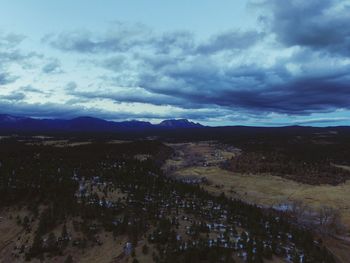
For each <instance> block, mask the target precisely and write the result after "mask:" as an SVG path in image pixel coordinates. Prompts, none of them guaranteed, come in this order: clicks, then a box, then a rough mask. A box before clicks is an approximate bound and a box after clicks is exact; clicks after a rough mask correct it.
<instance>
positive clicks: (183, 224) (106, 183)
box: [0, 139, 335, 263]
mask: <svg viewBox="0 0 350 263" xmlns="http://www.w3.org/2000/svg"><path fill="white" fill-rule="evenodd" d="M0 144H1V145H0V202H1V203H0V210H4V209H5V210H6V209H9V208H10V207H17V208H25V209H27V210H28V211H29V213H28V214H27V215H26V216H24V217H22V218H21V217H18V218H17V222H18V225H20V226H21V227H22V228H23V231H24V234H23V235H28V236H32V238H30V239H29V240H30V241H29V242H27V243H24V244H23V245H22V246H16V247H14V250H13V252H12V256H13V258H14V260H15V259H24V260H26V261H31V260H32V259H41V260H44V259H47V258H51V257H55V256H65V257H66V262H74V260H75V256H74V255H66V254H65V251H66V250H67V248H69V247H75V248H76V249H78V250H84V249H86V248H87V247H90V246H103V243H102V242H101V240H100V239H99V234H100V233H101V232H103V231H107V232H110V233H113V236H114V237H115V238H116V239H117V238H118V237H121V236H123V237H126V239H127V243H126V244H125V247H124V251H123V253H121V254H120V255H119V259H123V258H126V257H131V258H132V260H133V261H132V262H134V263H136V262H139V260H138V255H137V254H136V252H135V251H136V250H135V248H136V247H137V246H138V245H139V241H140V240H141V239H144V240H145V242H146V243H143V244H144V245H143V247H142V253H143V254H145V255H147V254H150V253H151V252H150V251H152V254H151V255H149V256H150V257H151V258H152V260H153V262H159V263H160V262H164V263H165V262H208V263H209V262H236V260H237V259H239V260H241V261H243V262H249V263H252V262H259V263H260V262H265V261H266V260H270V259H272V258H273V257H279V258H281V259H285V260H286V262H288V261H289V262H299V263H300V262H310V263H311V262H315V263H322V262H335V261H334V259H333V256H332V255H331V254H330V253H329V252H328V250H327V249H326V248H325V247H324V246H323V245H322V240H315V239H314V237H313V234H312V233H311V232H310V231H309V230H307V229H302V228H300V227H298V226H296V225H294V224H293V223H291V222H290V221H289V220H288V217H287V216H285V215H284V214H283V213H282V212H277V211H273V210H264V209H261V208H259V207H257V206H254V205H249V204H246V203H244V202H242V201H240V200H235V199H228V198H227V197H226V196H225V195H224V194H221V195H220V196H213V195H211V194H209V193H207V192H206V191H204V190H203V189H202V188H201V187H200V186H199V185H192V184H185V183H182V182H179V181H176V180H173V179H171V178H168V177H166V176H163V175H162V172H161V170H160V168H159V167H160V164H161V163H162V162H163V161H164V160H165V159H166V158H167V156H169V155H170V154H171V149H170V148H168V147H167V146H165V145H164V144H162V143H160V142H157V141H136V142H127V143H119V144H109V143H102V142H99V143H91V144H87V145H80V146H74V147H54V146H45V145H30V144H28V143H25V142H20V141H19V140H16V139H4V140H2V141H1V143H0ZM139 154H143V155H145V156H147V158H146V159H142V160H140V159H139V158H135V156H136V155H139ZM113 196H114V198H112V197H113ZM68 222H73V225H74V231H73V230H72V229H69V227H68ZM57 227H60V229H61V233H60V234H59V235H57V234H55V233H54V231H53V230H54V229H56V228H57ZM72 233H79V237H77V236H74V235H73V234H72ZM0 255H1V251H0Z"/></svg>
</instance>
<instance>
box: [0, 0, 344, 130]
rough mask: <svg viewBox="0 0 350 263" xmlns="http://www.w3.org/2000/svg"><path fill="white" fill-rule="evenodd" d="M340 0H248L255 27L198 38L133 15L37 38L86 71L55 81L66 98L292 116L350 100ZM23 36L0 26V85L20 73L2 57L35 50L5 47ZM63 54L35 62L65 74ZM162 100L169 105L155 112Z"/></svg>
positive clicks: (339, 107)
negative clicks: (161, 29)
mask: <svg viewBox="0 0 350 263" xmlns="http://www.w3.org/2000/svg"><path fill="white" fill-rule="evenodd" d="M346 2H347V1H341V0H325V1H322V2H320V1H317V0H310V1H302V0H291V1H287V2H285V1H280V0H260V1H250V4H249V5H248V6H249V8H251V9H252V10H255V12H256V16H257V23H256V26H255V27H254V28H252V29H240V28H235V27H234V25H233V26H232V29H231V30H226V31H222V32H217V33H216V34H213V35H212V36H209V37H208V38H205V39H203V38H199V37H197V36H196V34H195V33H193V32H190V31H186V30H182V31H171V32H157V31H155V30H153V29H151V28H148V27H147V26H144V25H141V24H132V23H120V22H115V23H114V24H112V25H111V26H110V27H109V29H106V30H101V31H100V32H96V31H89V30H73V31H65V32H62V33H59V34H55V33H54V32H51V33H50V34H48V35H47V36H45V37H44V38H43V40H42V43H43V44H44V45H45V46H46V47H48V48H49V47H50V48H51V49H53V50H55V52H59V53H61V54H62V55H63V56H69V57H71V60H74V61H75V63H77V65H78V67H80V69H81V71H84V70H87V71H86V72H92V73H91V75H89V76H88V77H86V78H85V79H84V78H83V77H81V78H83V80H81V82H80V81H79V79H78V80H77V79H74V78H71V79H70V81H71V82H70V84H69V85H66V84H63V83H62V84H61V87H63V86H64V88H62V89H61V97H62V96H65V97H66V98H67V99H66V102H67V101H70V102H73V101H75V102H76V103H78V104H79V105H83V104H84V103H87V102H90V104H89V105H92V104H93V102H95V101H99V102H101V101H102V102H103V101H109V102H110V103H112V104H114V105H118V104H123V105H124V104H128V105H131V106H130V107H131V109H132V107H133V106H132V105H134V106H135V107H141V108H142V105H151V106H155V107H159V110H158V111H154V112H153V113H152V114H143V115H142V114H132V110H131V111H130V112H129V118H133V117H141V118H150V119H154V118H161V117H164V116H168V115H169V116H170V115H171V114H173V116H172V117H175V118H176V117H185V118H192V119H195V120H199V119H201V120H203V119H204V120H212V119H215V117H217V118H218V119H221V120H233V121H234V120H238V119H249V120H252V119H260V118H261V117H262V116H265V117H266V116H271V115H279V116H283V118H287V119H288V118H289V117H290V118H298V116H311V115H313V114H321V113H324V114H326V113H330V112H336V111H347V110H350V5H349V4H347V3H346ZM23 39H24V38H23V37H22V36H17V35H13V34H12V35H11V34H10V35H2V36H1V35H0V86H1V85H8V84H11V83H14V82H15V81H16V80H17V78H19V76H16V75H15V74H13V73H11V72H10V71H9V70H8V67H9V66H8V64H9V63H23V61H26V60H28V58H31V57H33V56H38V55H37V54H36V53H33V52H32V53H24V52H22V51H20V50H19V49H16V48H13V46H18V45H19V44H20V43H21V42H22V41H23ZM64 64H65V63H62V62H61V61H60V60H58V59H57V58H52V57H51V58H49V59H46V62H45V64H44V65H43V66H41V73H42V74H45V75H57V74H58V73H60V75H65V76H66V75H69V74H70V70H69V69H68V70H67V69H66V68H64V66H65V65H64ZM86 74H90V73H86ZM86 74H85V75H86ZM81 75H84V74H81ZM69 77H71V76H70V75H69ZM89 77H91V79H94V80H95V81H93V80H89ZM72 81H74V82H72ZM31 84H32V83H28V84H27V85H26V87H27V92H28V93H30V94H34V93H37V94H39V93H40V92H38V90H36V91H34V89H33V88H32V87H31V86H30V85H31ZM73 84H74V85H73ZM34 86H35V85H34ZM30 88H31V89H32V90H30ZM23 91H25V90H24V89H22V91H20V90H14V91H13V93H12V94H6V95H3V96H2V97H1V96H0V100H3V101H8V100H9V99H10V98H13V99H18V100H25V99H26V96H23V97H20V94H22V93H21V92H23ZM44 93H45V94H46V96H48V95H47V94H48V93H47V92H43V94H44ZM33 96H34V95H33ZM24 103H28V102H24ZM48 103H49V102H48ZM51 103H54V102H51ZM23 105H27V104H23ZM33 105H34V104H33ZM42 105H45V104H41V106H40V107H39V106H38V107H37V108H38V109H40V108H41V107H43V106H42ZM48 105H53V104H47V107H49V106H48ZM54 105H56V104H55V103H54ZM64 106H65V107H66V106H67V105H64ZM74 107H78V108H79V109H80V110H82V111H84V110H85V112H86V114H84V115H87V114H89V113H95V115H98V116H101V117H102V116H104V117H106V116H107V115H108V116H110V115H109V114H102V112H112V111H113V110H112V109H100V113H98V111H97V112H96V111H94V112H89V111H88V110H87V109H88V107H87V106H86V107H85V108H82V107H83V106H77V105H76V106H74ZM74 107H73V108H74ZM164 108H166V109H167V110H168V113H167V114H163V115H162V114H161V112H162V109H164ZM74 109H75V111H76V112H80V110H78V109H76V108H74ZM57 110H58V112H59V111H60V110H59V109H57ZM68 111H69V110H68ZM205 114H207V116H205ZM36 115H37V114H36ZM64 115H65V116H68V115H69V114H68V115H67V114H64ZM238 115H241V116H244V117H240V118H239V117H238ZM123 116H124V115H123ZM125 117H126V115H125ZM266 118H267V117H266ZM315 120H318V122H319V123H322V122H324V123H326V122H330V121H329V118H327V117H323V118H311V119H310V122H307V121H304V120H302V121H301V123H313V122H316V121H315ZM322 120H326V121H322Z"/></svg>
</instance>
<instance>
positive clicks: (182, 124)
mask: <svg viewBox="0 0 350 263" xmlns="http://www.w3.org/2000/svg"><path fill="white" fill-rule="evenodd" d="M158 126H160V127H167V128H200V127H203V125H201V124H199V123H194V122H191V121H189V120H187V119H178V120H164V121H162V122H161V123H159V124H158Z"/></svg>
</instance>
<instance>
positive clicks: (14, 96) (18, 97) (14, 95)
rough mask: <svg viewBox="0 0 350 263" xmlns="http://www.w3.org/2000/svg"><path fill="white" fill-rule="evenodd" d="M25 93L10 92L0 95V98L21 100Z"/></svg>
mask: <svg viewBox="0 0 350 263" xmlns="http://www.w3.org/2000/svg"><path fill="white" fill-rule="evenodd" d="M25 97H26V95H25V94H24V93H22V92H12V93H10V94H8V95H0V100H8V101H21V100H23V99H25Z"/></svg>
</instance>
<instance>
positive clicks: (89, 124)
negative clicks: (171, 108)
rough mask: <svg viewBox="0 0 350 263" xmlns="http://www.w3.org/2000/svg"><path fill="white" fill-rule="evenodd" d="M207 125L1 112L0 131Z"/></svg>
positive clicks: (165, 127)
mask: <svg viewBox="0 0 350 263" xmlns="http://www.w3.org/2000/svg"><path fill="white" fill-rule="evenodd" d="M201 127H205V126H202V125H201V124H199V123H194V122H191V121H189V120H187V119H178V120H175V119H173V120H164V121H162V122H160V123H159V124H152V123H150V122H145V121H137V120H131V121H121V122H114V121H106V120H103V119H99V118H93V117H88V116H83V117H77V118H74V119H70V120H64V119H34V118H26V117H18V116H12V115H7V114H0V131H13V132H48V131H53V132H56V131H57V132H125V131H144V130H163V129H166V130H169V129H187V128H201Z"/></svg>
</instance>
